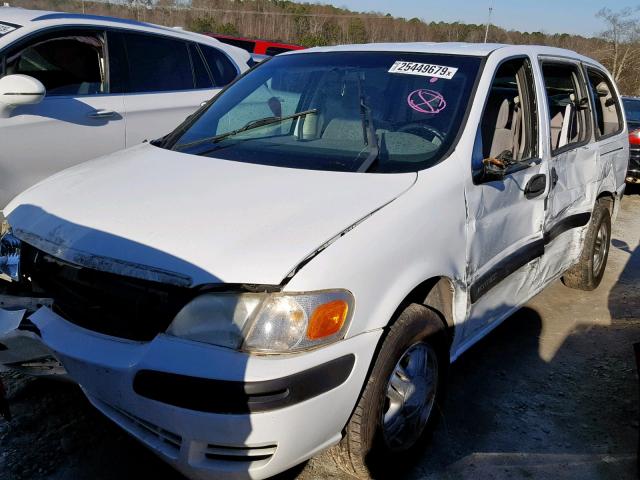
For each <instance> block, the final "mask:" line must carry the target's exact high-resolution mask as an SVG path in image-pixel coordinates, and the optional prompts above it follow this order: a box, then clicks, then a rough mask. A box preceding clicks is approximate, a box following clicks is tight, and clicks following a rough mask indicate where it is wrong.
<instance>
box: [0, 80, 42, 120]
mask: <svg viewBox="0 0 640 480" xmlns="http://www.w3.org/2000/svg"><path fill="white" fill-rule="evenodd" d="M45 93H46V89H45V88H44V85H42V83H41V82H40V80H37V79H35V78H33V77H30V76H28V75H6V76H4V77H2V78H0V111H1V112H2V113H6V112H9V111H10V110H11V109H13V108H15V107H17V106H19V105H34V104H36V103H40V102H41V101H42V99H43V98H44V95H45Z"/></svg>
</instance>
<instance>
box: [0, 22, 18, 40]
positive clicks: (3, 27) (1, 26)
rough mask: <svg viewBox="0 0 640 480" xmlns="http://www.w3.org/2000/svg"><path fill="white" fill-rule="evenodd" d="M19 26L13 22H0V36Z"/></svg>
mask: <svg viewBox="0 0 640 480" xmlns="http://www.w3.org/2000/svg"><path fill="white" fill-rule="evenodd" d="M17 28H20V25H15V24H13V23H7V22H0V37H1V36H3V35H6V34H7V33H10V32H13V31H14V30H15V29H17Z"/></svg>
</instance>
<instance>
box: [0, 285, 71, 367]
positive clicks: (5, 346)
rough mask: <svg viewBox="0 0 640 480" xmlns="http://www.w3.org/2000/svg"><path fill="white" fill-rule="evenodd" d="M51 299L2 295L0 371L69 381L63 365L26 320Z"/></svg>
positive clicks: (0, 297)
mask: <svg viewBox="0 0 640 480" xmlns="http://www.w3.org/2000/svg"><path fill="white" fill-rule="evenodd" d="M50 304H51V299H49V298H33V297H24V296H14V295H4V294H0V370H5V369H13V370H18V371H21V372H23V373H27V374H29V375H35V376H48V375H60V376H63V377H66V372H65V370H64V368H63V367H62V364H61V363H60V362H59V361H58V360H57V359H56V358H55V356H54V355H53V352H52V351H51V350H50V349H49V348H47V347H46V346H45V345H44V344H43V343H42V341H41V340H40V337H39V335H38V331H37V328H35V326H34V325H33V324H32V323H31V322H30V321H29V320H28V319H27V317H28V315H29V314H30V313H33V312H34V311H35V310H37V309H38V308H40V307H41V306H42V305H50Z"/></svg>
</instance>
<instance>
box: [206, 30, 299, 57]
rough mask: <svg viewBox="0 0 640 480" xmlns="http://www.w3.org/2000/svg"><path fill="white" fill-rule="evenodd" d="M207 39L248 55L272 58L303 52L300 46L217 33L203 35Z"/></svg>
mask: <svg viewBox="0 0 640 480" xmlns="http://www.w3.org/2000/svg"><path fill="white" fill-rule="evenodd" d="M205 35H208V36H209V37H213V38H216V39H218V40H220V41H221V42H222V43H226V44H229V45H233V46H234V47H240V48H242V49H244V50H246V51H247V52H249V53H257V54H260V55H269V56H274V55H278V54H280V53H284V52H289V51H291V50H303V49H304V47H302V46H300V45H291V44H288V43H278V42H271V41H269V40H256V39H251V38H243V37H233V36H230V35H220V34H218V33H205Z"/></svg>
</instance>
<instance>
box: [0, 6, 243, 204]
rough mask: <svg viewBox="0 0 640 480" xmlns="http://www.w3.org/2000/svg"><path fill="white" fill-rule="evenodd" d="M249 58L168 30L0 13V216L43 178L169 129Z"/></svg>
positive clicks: (96, 20) (92, 18) (78, 18)
mask: <svg viewBox="0 0 640 480" xmlns="http://www.w3.org/2000/svg"><path fill="white" fill-rule="evenodd" d="M249 60H250V56H249V54H248V53H247V52H245V51H244V50H242V49H240V48H236V47H233V46H230V45H226V44H223V43H221V42H219V41H218V40H216V39H214V38H211V37H207V36H204V35H199V34H195V33H190V32H185V31H181V30H178V29H172V28H166V27H161V26H157V25H151V24H146V23H141V22H136V21H133V20H125V19H118V18H110V17H101V16H95V15H81V14H74V13H62V12H45V11H37V10H24V9H20V8H8V7H3V8H0V144H1V145H2V149H1V150H0V172H1V173H0V175H1V176H0V211H1V210H2V209H3V208H4V207H5V205H6V204H7V203H8V202H9V200H11V198H12V197H14V196H15V195H16V194H18V193H19V192H21V191H22V190H24V189H25V188H27V187H29V186H31V185H33V184H35V183H36V182H38V181H39V180H42V179H43V178H45V177H48V176H49V175H51V174H52V173H55V172H57V171H59V170H62V169H64V168H66V167H69V166H72V165H74V164H77V163H80V162H82V161H85V160H89V159H91V158H94V157H98V156H100V155H104V154H107V153H111V152H114V151H116V150H120V149H123V148H125V147H129V146H131V145H136V144H138V143H141V142H142V141H143V140H145V139H153V138H157V137H160V136H162V135H164V134H166V133H168V132H170V131H171V130H173V129H174V128H175V126H176V125H178V124H179V123H180V122H181V121H183V120H184V119H185V117H187V116H188V115H190V114H191V113H193V112H194V111H195V110H196V109H197V108H198V106H200V104H201V103H203V102H204V101H206V100H208V99H210V98H211V97H212V96H213V95H215V94H216V93H217V92H218V91H219V90H220V89H221V88H222V87H224V86H225V85H227V84H228V83H230V82H231V81H232V80H234V79H235V78H236V77H237V76H238V75H239V74H240V73H242V72H244V71H245V70H247V69H248V67H249V66H248V65H247V62H248V61H249Z"/></svg>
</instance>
